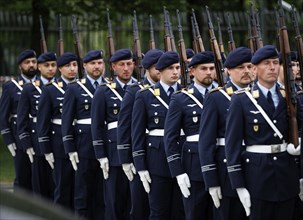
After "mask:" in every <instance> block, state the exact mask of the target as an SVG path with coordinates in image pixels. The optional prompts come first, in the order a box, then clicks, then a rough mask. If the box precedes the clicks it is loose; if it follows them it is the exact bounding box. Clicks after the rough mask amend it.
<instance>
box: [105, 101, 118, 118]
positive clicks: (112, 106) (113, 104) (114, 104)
mask: <svg viewBox="0 0 303 220" xmlns="http://www.w3.org/2000/svg"><path fill="white" fill-rule="evenodd" d="M108 109H109V112H110V114H113V115H118V113H119V111H120V101H117V100H110V101H109V102H108Z"/></svg>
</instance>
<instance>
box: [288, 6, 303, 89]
mask: <svg viewBox="0 0 303 220" xmlns="http://www.w3.org/2000/svg"><path fill="white" fill-rule="evenodd" d="M291 9H292V14H291V15H292V21H293V24H294V28H295V31H296V36H295V39H296V46H297V52H298V61H299V66H300V76H301V83H302V85H303V41H302V36H301V33H300V29H299V22H298V17H297V11H296V9H295V8H294V6H292V8H291Z"/></svg>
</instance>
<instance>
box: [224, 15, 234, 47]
mask: <svg viewBox="0 0 303 220" xmlns="http://www.w3.org/2000/svg"><path fill="white" fill-rule="evenodd" d="M226 17H227V19H226V20H227V32H228V50H229V52H230V51H233V50H234V49H236V45H235V41H234V36H233V30H232V28H231V24H230V20H229V13H227V16H226Z"/></svg>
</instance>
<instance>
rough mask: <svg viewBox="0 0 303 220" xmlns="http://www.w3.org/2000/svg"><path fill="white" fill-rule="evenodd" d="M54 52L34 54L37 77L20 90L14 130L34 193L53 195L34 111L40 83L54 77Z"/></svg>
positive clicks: (35, 111) (41, 85)
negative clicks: (28, 163)
mask: <svg viewBox="0 0 303 220" xmlns="http://www.w3.org/2000/svg"><path fill="white" fill-rule="evenodd" d="M56 59H57V57H56V54H55V53H53V52H47V53H43V54H41V55H40V56H39V57H38V60H37V63H38V69H39V71H40V73H41V76H40V78H39V79H36V80H35V81H32V82H31V83H27V84H25V85H24V88H23V90H22V92H21V97H20V101H19V105H18V109H17V115H18V118H17V130H18V134H19V138H20V142H21V145H22V147H23V149H24V150H25V151H26V153H27V154H28V156H29V159H30V161H31V163H32V174H33V175H32V177H33V179H32V184H33V191H34V193H35V194H38V195H41V196H43V197H46V198H49V199H51V200H52V199H53V191H54V183H53V179H52V170H51V167H50V166H49V165H48V163H47V161H46V160H45V158H44V154H43V153H42V152H41V150H40V147H39V143H38V134H37V111H38V104H39V99H40V96H41V92H42V90H41V89H42V87H43V86H44V85H46V84H47V83H49V82H50V81H51V80H53V79H54V76H55V74H56V71H57V63H56Z"/></svg>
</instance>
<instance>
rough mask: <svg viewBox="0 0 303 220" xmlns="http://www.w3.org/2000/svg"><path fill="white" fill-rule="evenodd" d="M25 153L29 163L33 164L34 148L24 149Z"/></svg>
mask: <svg viewBox="0 0 303 220" xmlns="http://www.w3.org/2000/svg"><path fill="white" fill-rule="evenodd" d="M26 153H27V155H28V157H29V161H30V162H31V163H33V162H34V155H35V151H34V148H32V147H30V148H28V149H26Z"/></svg>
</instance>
